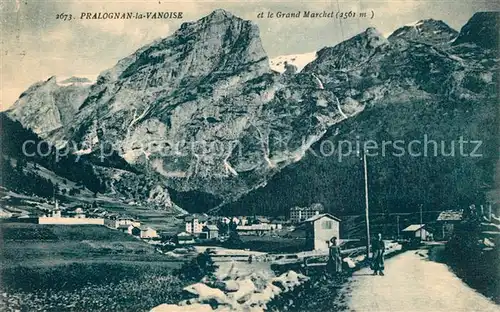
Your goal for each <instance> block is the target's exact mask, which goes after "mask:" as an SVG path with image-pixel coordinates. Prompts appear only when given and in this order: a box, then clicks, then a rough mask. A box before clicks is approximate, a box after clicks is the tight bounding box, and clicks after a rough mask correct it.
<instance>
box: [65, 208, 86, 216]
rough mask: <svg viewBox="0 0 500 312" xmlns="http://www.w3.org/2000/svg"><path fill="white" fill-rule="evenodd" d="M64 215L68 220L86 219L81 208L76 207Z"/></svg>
mask: <svg viewBox="0 0 500 312" xmlns="http://www.w3.org/2000/svg"><path fill="white" fill-rule="evenodd" d="M66 215H67V216H68V217H70V218H79V219H80V218H86V215H85V211H84V210H83V208H81V207H77V208H75V209H74V210H72V211H68V212H67V213H66Z"/></svg>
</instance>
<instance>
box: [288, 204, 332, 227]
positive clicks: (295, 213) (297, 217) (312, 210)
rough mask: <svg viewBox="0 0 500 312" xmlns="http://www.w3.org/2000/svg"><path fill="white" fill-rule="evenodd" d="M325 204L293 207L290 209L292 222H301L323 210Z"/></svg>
mask: <svg viewBox="0 0 500 312" xmlns="http://www.w3.org/2000/svg"><path fill="white" fill-rule="evenodd" d="M323 210H324V209H323V205H321V204H313V205H311V206H309V207H293V208H291V209H290V222H292V223H300V222H302V221H305V220H307V219H309V218H312V217H314V216H317V215H319V214H320V213H322V212H323Z"/></svg>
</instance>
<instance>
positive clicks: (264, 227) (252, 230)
mask: <svg viewBox="0 0 500 312" xmlns="http://www.w3.org/2000/svg"><path fill="white" fill-rule="evenodd" d="M272 230H273V228H272V227H271V225H269V224H252V225H238V226H237V227H236V231H237V232H238V234H240V235H263V234H265V233H268V232H270V231H272Z"/></svg>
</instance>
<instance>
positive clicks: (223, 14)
mask: <svg viewBox="0 0 500 312" xmlns="http://www.w3.org/2000/svg"><path fill="white" fill-rule="evenodd" d="M234 17H236V16H234V15H233V14H232V13H231V12H229V11H226V10H224V9H217V10H214V11H213V12H212V13H210V14H209V15H207V16H206V18H208V19H220V18H234Z"/></svg>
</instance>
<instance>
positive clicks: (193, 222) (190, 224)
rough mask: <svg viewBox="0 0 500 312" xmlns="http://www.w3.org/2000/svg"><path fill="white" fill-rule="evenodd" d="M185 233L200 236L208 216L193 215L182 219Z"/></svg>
mask: <svg viewBox="0 0 500 312" xmlns="http://www.w3.org/2000/svg"><path fill="white" fill-rule="evenodd" d="M184 222H185V231H186V233H191V234H200V233H201V232H203V227H205V226H206V225H207V223H208V215H206V214H193V215H189V216H187V217H185V218H184Z"/></svg>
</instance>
